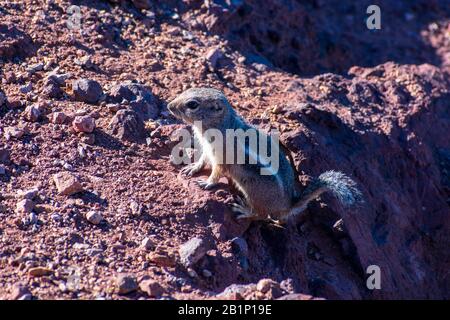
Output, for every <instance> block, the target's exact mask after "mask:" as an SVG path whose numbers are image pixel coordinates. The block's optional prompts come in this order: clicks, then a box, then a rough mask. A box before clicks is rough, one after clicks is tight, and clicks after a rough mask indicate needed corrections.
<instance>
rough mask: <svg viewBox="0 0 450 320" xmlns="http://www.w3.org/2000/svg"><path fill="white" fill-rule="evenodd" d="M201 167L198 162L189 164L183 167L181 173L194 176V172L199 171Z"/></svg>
mask: <svg viewBox="0 0 450 320" xmlns="http://www.w3.org/2000/svg"><path fill="white" fill-rule="evenodd" d="M200 170H201V168H199V166H197V164H196V163H192V164H189V165H187V166H185V167H184V168H182V169H181V174H183V175H186V176H188V177H192V176H193V175H194V174H196V173H197V172H199V171H200Z"/></svg>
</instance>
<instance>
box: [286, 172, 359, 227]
mask: <svg viewBox="0 0 450 320" xmlns="http://www.w3.org/2000/svg"><path fill="white" fill-rule="evenodd" d="M327 191H331V192H332V193H333V194H334V195H335V196H336V198H338V199H339V200H340V201H341V203H342V204H343V205H345V206H350V205H353V204H356V203H358V202H362V194H361V191H359V190H358V188H357V186H356V182H355V181H353V180H352V179H350V178H349V177H347V176H346V175H345V174H343V173H342V172H339V171H332V170H330V171H325V172H324V173H322V174H321V175H320V176H319V177H318V178H317V179H315V180H314V181H313V182H312V183H311V184H310V185H309V186H308V187H307V188H306V190H305V192H304V193H303V195H302V197H301V198H300V200H299V201H298V202H297V203H296V204H295V206H294V207H293V208H292V210H291V212H290V213H289V217H293V216H296V215H298V214H300V213H301V212H302V211H304V210H305V209H306V207H307V206H308V203H310V202H311V201H312V200H314V199H316V198H317V197H319V196H320V195H321V194H322V193H324V192H327ZM289 217H288V218H289Z"/></svg>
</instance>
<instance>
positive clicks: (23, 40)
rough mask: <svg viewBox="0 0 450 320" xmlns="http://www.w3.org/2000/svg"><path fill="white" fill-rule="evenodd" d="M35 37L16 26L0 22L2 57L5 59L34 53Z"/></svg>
mask: <svg viewBox="0 0 450 320" xmlns="http://www.w3.org/2000/svg"><path fill="white" fill-rule="evenodd" d="M35 51H36V47H35V45H34V43H33V39H31V37H30V36H29V35H28V34H26V33H24V32H23V31H21V30H19V29H17V27H16V26H12V25H6V24H0V57H2V58H5V59H13V58H24V57H26V56H30V55H32V54H34V52H35Z"/></svg>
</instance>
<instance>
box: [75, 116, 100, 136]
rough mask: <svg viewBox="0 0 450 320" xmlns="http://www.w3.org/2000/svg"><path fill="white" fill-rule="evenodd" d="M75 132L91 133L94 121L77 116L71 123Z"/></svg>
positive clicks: (87, 117)
mask: <svg viewBox="0 0 450 320" xmlns="http://www.w3.org/2000/svg"><path fill="white" fill-rule="evenodd" d="M72 127H73V129H74V130H75V131H76V132H85V133H91V132H92V131H94V129H95V119H94V118H92V117H91V116H78V117H75V119H74V120H73V122H72Z"/></svg>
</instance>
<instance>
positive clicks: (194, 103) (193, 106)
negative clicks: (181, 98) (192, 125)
mask: <svg viewBox="0 0 450 320" xmlns="http://www.w3.org/2000/svg"><path fill="white" fill-rule="evenodd" d="M199 105H200V104H199V103H198V102H197V101H195V100H191V101H189V102H188V103H186V107H187V108H188V109H192V110H193V109H197V108H198V107H199Z"/></svg>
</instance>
